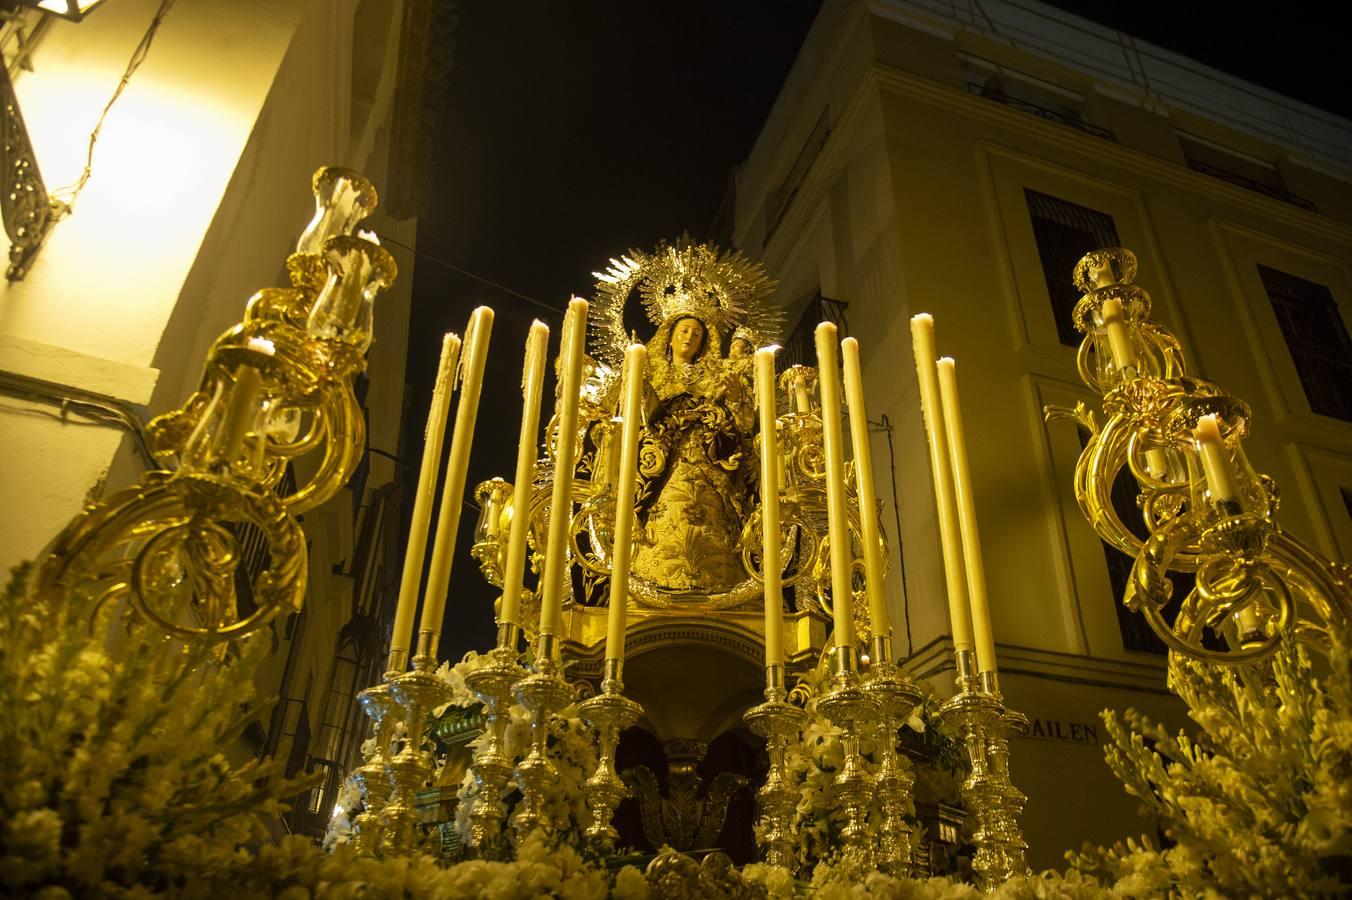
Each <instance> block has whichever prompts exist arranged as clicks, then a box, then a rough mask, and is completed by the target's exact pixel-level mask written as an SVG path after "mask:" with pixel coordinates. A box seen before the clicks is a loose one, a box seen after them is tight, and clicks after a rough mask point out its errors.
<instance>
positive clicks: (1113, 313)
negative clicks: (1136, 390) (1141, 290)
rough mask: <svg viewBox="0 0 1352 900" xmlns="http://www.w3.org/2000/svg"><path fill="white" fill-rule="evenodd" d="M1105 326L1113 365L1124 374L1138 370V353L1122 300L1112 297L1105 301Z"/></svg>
mask: <svg viewBox="0 0 1352 900" xmlns="http://www.w3.org/2000/svg"><path fill="white" fill-rule="evenodd" d="M1103 328H1104V330H1105V331H1107V332H1108V350H1109V352H1110V354H1111V355H1112V358H1113V367H1114V368H1116V369H1117V371H1119V372H1122V373H1124V374H1126V373H1128V372H1130V373H1132V374H1134V373H1135V371H1136V354H1135V352H1134V351H1133V350H1132V348H1131V334H1130V332H1129V331H1128V329H1127V320H1126V319H1125V318H1123V316H1122V301H1121V300H1117V299H1115V298H1112V297H1110V298H1109V299H1107V300H1104V301H1103Z"/></svg>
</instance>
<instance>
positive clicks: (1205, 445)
mask: <svg viewBox="0 0 1352 900" xmlns="http://www.w3.org/2000/svg"><path fill="white" fill-rule="evenodd" d="M1135 277H1136V257H1135V255H1134V254H1132V253H1131V251H1129V250H1125V249H1122V248H1120V247H1114V248H1108V249H1103V250H1096V251H1094V252H1092V253H1089V254H1087V255H1086V256H1084V257H1083V258H1082V259H1081V260H1080V261H1079V262H1078V263H1077V264H1076V266H1075V272H1074V279H1075V284H1076V286H1077V287H1078V288H1079V289H1080V290H1081V291H1082V292H1083V296H1082V297H1081V298H1080V301H1079V303H1078V304H1077V305H1076V306H1075V310H1074V313H1073V315H1074V321H1075V327H1076V328H1077V329H1079V330H1080V332H1081V333H1083V334H1084V335H1085V337H1084V340H1083V341H1082V342H1081V344H1080V349H1079V355H1078V358H1077V361H1078V366H1079V372H1080V377H1081V378H1082V379H1084V382H1085V384H1087V385H1088V386H1089V387H1090V388H1091V389H1093V390H1094V391H1095V392H1097V393H1099V394H1101V395H1102V396H1103V411H1104V413H1105V414H1106V415H1107V421H1105V422H1104V423H1103V424H1102V425H1100V424H1099V422H1098V418H1097V416H1095V414H1094V413H1093V412H1092V411H1090V410H1089V408H1088V407H1087V406H1086V405H1085V404H1082V403H1081V404H1077V405H1076V407H1075V408H1074V409H1066V408H1062V407H1056V406H1048V407H1046V408H1045V414H1046V417H1047V419H1048V420H1052V419H1057V418H1069V419H1073V420H1074V421H1076V422H1078V423H1079V424H1080V425H1082V426H1083V427H1084V428H1086V429H1087V430H1088V431H1089V434H1090V436H1089V440H1088V442H1087V444H1086V445H1085V448H1084V451H1083V453H1082V454H1081V455H1080V459H1079V462H1078V463H1077V465H1076V468H1075V498H1076V500H1077V502H1078V503H1079V505H1080V509H1081V511H1082V512H1083V513H1084V515H1085V517H1086V518H1087V519H1088V520H1089V522H1090V524H1091V525H1092V526H1093V528H1094V530H1095V531H1096V532H1098V534H1099V536H1100V537H1101V538H1102V539H1103V540H1104V541H1106V542H1108V543H1109V544H1110V545H1112V546H1113V547H1116V548H1117V549H1119V550H1121V551H1122V552H1124V553H1126V554H1128V555H1129V556H1132V557H1135V564H1134V565H1133V567H1132V571H1131V577H1130V579H1129V581H1128V584H1127V588H1126V592H1125V594H1124V596H1123V598H1122V602H1123V604H1124V605H1125V606H1126V607H1127V608H1128V609H1131V610H1133V611H1135V612H1138V613H1140V614H1141V615H1143V616H1144V617H1145V620H1146V622H1147V623H1148V624H1149V626H1150V628H1151V630H1152V631H1154V632H1155V634H1156V635H1158V636H1159V638H1160V639H1161V640H1162V641H1164V643H1165V644H1166V645H1167V646H1168V647H1169V649H1171V650H1174V651H1177V652H1179V653H1183V654H1185V655H1187V656H1191V657H1193V658H1196V659H1200V660H1204V661H1208V662H1213V663H1221V664H1226V665H1234V664H1239V663H1251V662H1255V661H1257V660H1260V659H1263V658H1265V657H1267V656H1269V655H1271V654H1272V653H1274V652H1275V651H1276V650H1277V648H1278V646H1279V645H1280V644H1281V642H1282V641H1283V640H1285V639H1287V638H1294V639H1295V640H1297V641H1300V642H1301V643H1304V644H1306V645H1308V646H1311V647H1313V648H1315V649H1317V650H1320V651H1321V652H1324V653H1327V652H1328V648H1329V644H1328V636H1327V630H1328V628H1329V627H1330V626H1334V627H1338V628H1341V629H1346V628H1347V627H1348V626H1349V622H1350V621H1352V569H1350V568H1349V567H1348V566H1346V565H1344V564H1341V563H1337V562H1333V561H1330V560H1328V559H1325V558H1324V557H1322V556H1321V555H1320V554H1319V553H1317V552H1316V551H1315V550H1314V549H1312V548H1311V547H1309V546H1307V545H1306V544H1304V543H1303V542H1301V541H1299V540H1297V539H1296V538H1294V537H1292V536H1291V535H1290V534H1288V533H1287V532H1286V531H1284V530H1283V529H1282V528H1281V526H1279V525H1278V524H1277V522H1276V521H1275V518H1274V515H1275V513H1276V510H1277V504H1278V492H1277V487H1276V485H1275V484H1274V483H1273V481H1272V479H1271V478H1269V477H1268V476H1266V475H1262V474H1259V473H1257V472H1255V471H1254V469H1253V467H1252V466H1251V465H1250V464H1249V461H1248V458H1247V456H1246V455H1245V453H1244V446H1243V440H1244V438H1245V437H1246V436H1247V435H1248V433H1249V427H1250V422H1251V418H1252V416H1251V413H1250V410H1249V407H1248V405H1247V404H1246V403H1244V401H1242V400H1240V399H1238V398H1237V397H1233V396H1230V395H1228V394H1226V393H1225V392H1224V390H1223V389H1222V388H1221V387H1220V386H1219V385H1217V384H1215V383H1213V382H1211V381H1207V380H1205V379H1202V378H1198V377H1197V376H1195V375H1191V374H1189V373H1188V370H1187V366H1186V363H1185V360H1184V358H1183V353H1182V349H1181V347H1180V346H1179V343H1178V341H1177V339H1176V338H1175V337H1174V336H1173V335H1172V334H1171V333H1170V332H1169V331H1168V330H1167V329H1165V328H1164V327H1163V326H1162V325H1160V324H1159V323H1157V322H1155V321H1153V320H1151V318H1150V297H1149V295H1148V294H1147V293H1146V292H1145V290H1143V289H1142V288H1141V287H1139V286H1138V285H1136V284H1134V283H1133V282H1134V280H1135ZM1123 469H1125V470H1126V471H1127V472H1128V473H1130V475H1131V476H1132V477H1133V478H1134V479H1135V480H1136V483H1137V485H1138V486H1139V489H1140V496H1139V498H1138V504H1139V508H1140V515H1141V517H1142V520H1143V522H1144V525H1145V528H1146V530H1147V532H1148V536H1147V537H1145V538H1144V539H1142V538H1140V537H1137V535H1136V534H1135V533H1133V530H1132V529H1131V528H1130V527H1129V526H1128V525H1127V523H1126V522H1125V521H1124V520H1123V517H1122V513H1120V512H1119V511H1118V510H1117V509H1116V508H1115V507H1114V506H1113V503H1112V486H1113V484H1114V482H1115V481H1116V479H1117V477H1118V474H1119V473H1120V472H1122V471H1123ZM1170 570H1176V571H1180V572H1195V573H1196V585H1195V587H1193V588H1192V590H1190V591H1189V592H1188V594H1187V596H1185V597H1184V598H1182V601H1181V603H1180V604H1179V607H1178V611H1177V615H1176V616H1175V617H1174V618H1173V620H1172V621H1170V620H1169V618H1168V617H1167V615H1166V613H1165V606H1166V605H1167V604H1169V602H1170V600H1171V599H1172V595H1173V584H1172V582H1171V581H1170V579H1169V578H1168V574H1167V573H1168V572H1169V571H1170ZM1208 634H1210V636H1211V637H1212V638H1213V640H1210V641H1207V640H1205V639H1206V638H1207V636H1208ZM1217 639H1218V640H1217Z"/></svg>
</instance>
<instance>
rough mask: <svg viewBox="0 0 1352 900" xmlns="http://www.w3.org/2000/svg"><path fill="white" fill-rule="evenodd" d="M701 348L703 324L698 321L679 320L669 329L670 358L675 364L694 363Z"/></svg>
mask: <svg viewBox="0 0 1352 900" xmlns="http://www.w3.org/2000/svg"><path fill="white" fill-rule="evenodd" d="M702 346H704V323H703V322H701V321H700V320H699V319H692V318H685V319H679V320H677V322H676V324H675V325H673V326H672V327H671V358H672V359H673V360H675V361H676V362H681V363H690V362H694V361H695V357H696V356H697V355H699V351H700V348H701V347H702Z"/></svg>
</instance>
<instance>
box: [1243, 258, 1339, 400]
mask: <svg viewBox="0 0 1352 900" xmlns="http://www.w3.org/2000/svg"><path fill="white" fill-rule="evenodd" d="M1258 275H1259V277H1260V278H1262V279H1263V289H1264V290H1266V291H1267V295H1268V299H1269V300H1271V301H1272V311H1273V312H1274V313H1276V315H1277V324H1278V325H1279V326H1280V327H1281V329H1282V337H1284V338H1286V348H1287V349H1288V350H1289V351H1291V361H1292V362H1294V363H1295V364H1296V373H1297V374H1298V375H1299V376H1300V384H1301V387H1302V388H1304V389H1305V398H1306V399H1307V400H1308V401H1309V402H1310V410H1311V411H1312V412H1315V413H1317V414H1319V415H1321V416H1330V417H1332V418H1335V419H1342V420H1343V421H1344V422H1352V339H1349V338H1348V335H1347V326H1346V325H1344V324H1343V318H1342V316H1341V315H1339V313H1338V304H1337V302H1336V301H1335V300H1334V299H1333V293H1332V292H1331V291H1330V290H1329V289H1328V288H1327V287H1325V286H1324V285H1322V284H1316V283H1315V282H1313V281H1306V280H1305V279H1304V278H1299V277H1297V276H1295V275H1290V274H1288V273H1286V272H1282V271H1279V270H1277V269H1269V268H1268V267H1267V266H1264V265H1260V266H1259V267H1258Z"/></svg>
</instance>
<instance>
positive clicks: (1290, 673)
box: [1068, 634, 1352, 896]
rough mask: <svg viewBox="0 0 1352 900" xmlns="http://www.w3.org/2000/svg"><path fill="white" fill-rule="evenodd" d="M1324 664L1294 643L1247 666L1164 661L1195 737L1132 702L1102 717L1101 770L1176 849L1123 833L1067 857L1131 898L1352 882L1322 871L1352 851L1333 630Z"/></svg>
mask: <svg viewBox="0 0 1352 900" xmlns="http://www.w3.org/2000/svg"><path fill="white" fill-rule="evenodd" d="M1329 659H1330V670H1329V672H1328V673H1327V676H1326V677H1325V678H1324V679H1322V680H1321V679H1319V678H1317V677H1316V675H1315V672H1314V668H1313V666H1312V665H1311V661H1310V659H1309V657H1308V656H1307V655H1306V653H1305V650H1304V648H1303V647H1300V646H1298V645H1297V644H1295V643H1294V642H1288V643H1287V644H1285V645H1284V646H1283V647H1282V649H1281V650H1280V651H1279V652H1278V653H1277V654H1276V656H1275V657H1273V658H1272V659H1271V660H1270V661H1268V662H1266V663H1264V664H1262V665H1257V666H1238V667H1234V668H1225V667H1221V666H1215V665H1207V664H1203V663H1199V662H1196V661H1193V660H1187V659H1181V658H1177V657H1175V658H1172V659H1171V661H1170V687H1171V688H1172V689H1173V690H1174V691H1175V693H1177V694H1178V695H1179V696H1180V697H1182V698H1183V700H1184V702H1185V703H1187V705H1188V709H1189V715H1190V716H1191V717H1192V719H1193V720H1194V721H1195V722H1196V723H1197V725H1198V726H1200V732H1199V734H1198V736H1197V737H1196V738H1190V737H1189V736H1188V735H1187V734H1185V733H1179V734H1177V735H1171V734H1169V733H1168V732H1167V731H1166V730H1165V729H1164V728H1162V727H1161V726H1159V725H1158V724H1156V723H1154V722H1152V721H1150V720H1149V719H1148V718H1146V717H1145V716H1143V715H1141V714H1139V713H1137V712H1135V711H1134V710H1128V711H1127V712H1126V713H1125V714H1124V715H1123V716H1120V717H1119V716H1118V715H1117V714H1116V713H1114V712H1112V711H1111V710H1109V711H1105V712H1104V714H1103V719H1104V722H1105V723H1106V725H1107V728H1108V732H1109V734H1110V735H1111V736H1112V739H1113V743H1112V744H1111V745H1109V746H1108V748H1107V749H1106V751H1105V755H1106V757H1107V760H1108V765H1109V766H1110V767H1111V768H1112V770H1113V772H1114V773H1115V774H1116V775H1117V777H1118V778H1120V779H1121V781H1122V783H1123V785H1124V786H1125V787H1126V789H1127V791H1128V792H1129V793H1131V794H1133V795H1135V796H1137V797H1139V798H1141V800H1142V801H1144V804H1145V807H1146V809H1147V811H1148V812H1149V813H1151V814H1153V815H1154V816H1155V817H1156V819H1157V820H1158V821H1159V822H1160V825H1161V828H1162V830H1163V832H1164V834H1165V835H1166V836H1167V837H1168V838H1169V840H1170V841H1172V842H1174V846H1171V847H1169V848H1167V849H1163V850H1157V849H1156V848H1155V847H1153V846H1152V844H1151V843H1150V841H1149V840H1148V839H1142V841H1141V842H1136V841H1128V842H1126V843H1125V844H1117V845H1115V846H1114V847H1111V848H1086V850H1085V851H1084V852H1082V853H1071V854H1069V855H1068V857H1069V859H1070V860H1071V862H1072V863H1073V864H1074V865H1075V866H1076V867H1077V868H1079V869H1081V870H1083V871H1088V872H1099V873H1102V874H1105V875H1107V876H1109V877H1111V878H1112V879H1113V880H1115V881H1116V882H1117V885H1118V888H1119V889H1121V890H1125V891H1127V892H1128V893H1130V894H1132V895H1135V896H1152V895H1163V894H1183V895H1198V894H1206V893H1212V894H1214V893H1219V894H1223V895H1227V896H1240V895H1251V894H1272V893H1274V892H1277V893H1285V894H1298V895H1305V896H1308V895H1321V894H1342V893H1345V892H1346V891H1347V890H1348V889H1349V888H1352V884H1349V883H1348V882H1346V881H1340V880H1339V879H1338V878H1337V877H1336V876H1335V875H1334V874H1332V873H1334V872H1335V871H1337V866H1336V864H1337V862H1338V857H1343V862H1344V863H1345V862H1346V858H1347V854H1348V853H1349V851H1352V671H1350V670H1349V660H1348V649H1347V647H1346V645H1345V644H1344V643H1343V642H1342V641H1340V640H1339V638H1338V636H1337V635H1336V634H1335V635H1334V636H1333V647H1332V651H1331V653H1330V654H1329ZM1346 871H1347V870H1346V868H1345V867H1344V868H1343V872H1346Z"/></svg>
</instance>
